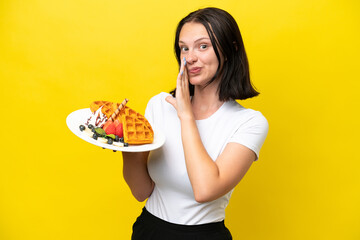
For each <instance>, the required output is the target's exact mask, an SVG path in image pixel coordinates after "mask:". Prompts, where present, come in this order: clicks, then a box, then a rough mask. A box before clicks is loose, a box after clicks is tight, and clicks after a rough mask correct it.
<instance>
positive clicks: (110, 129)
mask: <svg viewBox="0 0 360 240" xmlns="http://www.w3.org/2000/svg"><path fill="white" fill-rule="evenodd" d="M103 129H104V131H105V133H106V134H107V135H109V134H115V124H114V123H113V122H111V123H110V124H109V125H107V126H106V127H104V128H103Z"/></svg>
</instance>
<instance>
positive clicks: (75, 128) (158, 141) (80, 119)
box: [66, 108, 165, 152]
mask: <svg viewBox="0 0 360 240" xmlns="http://www.w3.org/2000/svg"><path fill="white" fill-rule="evenodd" d="M91 115H92V113H91V110H90V108H84V109H79V110H77V111H75V112H72V113H70V114H69V115H68V116H67V118H66V124H67V126H68V127H69V129H70V130H71V131H72V132H73V133H74V134H75V135H76V136H78V137H79V138H81V139H83V140H85V141H87V142H89V143H91V144H94V145H96V146H99V147H102V148H107V149H111V150H116V151H122V152H146V151H151V150H154V149H157V148H160V147H161V146H162V145H163V144H164V143H165V136H164V134H162V133H160V132H155V133H154V141H153V142H152V143H151V144H143V145H129V146H128V147H118V146H114V145H110V144H107V143H102V142H99V141H97V140H95V139H93V138H91V137H89V135H87V134H86V133H85V132H81V131H80V128H79V126H80V125H85V123H86V121H87V119H88V118H89V117H90V116H91Z"/></svg>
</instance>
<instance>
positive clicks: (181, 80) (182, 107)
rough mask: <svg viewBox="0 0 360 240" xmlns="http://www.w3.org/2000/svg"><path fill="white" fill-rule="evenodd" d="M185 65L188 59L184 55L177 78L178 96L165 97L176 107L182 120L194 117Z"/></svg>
mask: <svg viewBox="0 0 360 240" xmlns="http://www.w3.org/2000/svg"><path fill="white" fill-rule="evenodd" d="M185 66H186V59H185V57H184V58H183V60H182V62H181V67H180V72H179V74H178V76H177V80H176V96H175V98H173V97H171V96H168V97H166V99H165V100H166V101H167V102H168V103H170V104H171V105H172V106H173V107H174V108H175V109H176V111H177V114H178V116H179V118H180V120H182V119H194V114H193V111H192V107H191V99H190V92H189V75H188V70H187V69H186V67H185Z"/></svg>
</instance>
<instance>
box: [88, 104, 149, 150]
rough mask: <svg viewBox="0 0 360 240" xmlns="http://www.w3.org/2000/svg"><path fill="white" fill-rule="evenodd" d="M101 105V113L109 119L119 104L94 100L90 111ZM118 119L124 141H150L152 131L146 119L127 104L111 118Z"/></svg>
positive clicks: (144, 142) (135, 143)
mask: <svg viewBox="0 0 360 240" xmlns="http://www.w3.org/2000/svg"><path fill="white" fill-rule="evenodd" d="M101 106H102V109H101V111H102V113H104V114H105V115H106V117H107V118H108V119H109V118H110V117H111V115H112V114H113V113H114V112H115V111H116V109H117V108H118V107H119V106H120V103H113V102H108V101H94V102H92V103H91V104H90V110H91V111H92V112H95V111H97V110H98V109H99V108H100V107H101ZM113 120H119V121H120V122H121V123H122V124H123V132H124V142H126V143H128V144H133V145H140V144H147V143H152V142H153V140H154V131H153V129H152V127H151V125H150V123H149V122H148V121H147V119H146V118H145V117H144V116H142V115H141V114H140V113H138V112H136V111H135V110H133V109H131V108H130V107H128V106H125V107H124V108H122V109H121V110H120V112H119V114H118V115H117V116H116V117H115V118H114V119H113Z"/></svg>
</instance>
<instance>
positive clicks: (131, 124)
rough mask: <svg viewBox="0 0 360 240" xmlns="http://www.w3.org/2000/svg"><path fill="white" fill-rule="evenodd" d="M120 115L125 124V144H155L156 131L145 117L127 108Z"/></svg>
mask: <svg viewBox="0 0 360 240" xmlns="http://www.w3.org/2000/svg"><path fill="white" fill-rule="evenodd" d="M120 115H121V122H122V123H123V131H124V142H126V143H129V144H147V143H152V142H153V140H154V131H153V129H152V127H151V125H150V123H149V122H148V121H147V120H146V119H145V117H143V116H142V115H141V114H139V113H137V112H136V111H134V110H133V109H131V108H129V107H127V106H125V108H123V109H122V110H121V111H120Z"/></svg>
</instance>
